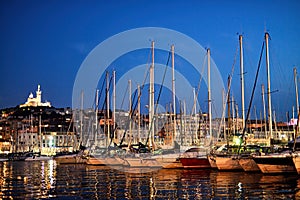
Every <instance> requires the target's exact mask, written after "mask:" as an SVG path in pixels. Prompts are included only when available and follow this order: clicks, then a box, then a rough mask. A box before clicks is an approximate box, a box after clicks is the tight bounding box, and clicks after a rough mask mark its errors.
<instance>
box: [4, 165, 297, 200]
mask: <svg viewBox="0 0 300 200" xmlns="http://www.w3.org/2000/svg"><path fill="white" fill-rule="evenodd" d="M0 175H1V176H0V185H1V191H0V199H8V198H25V199H33V198H34V199H40V198H46V199H47V198H65V199H66V198H67V199H74V198H78V199H149V198H150V199H273V198H276V199H295V198H299V197H300V192H299V188H300V179H298V175H296V174H292V175H262V174H260V173H244V172H218V171H214V170H166V169H162V170H159V171H154V172H151V173H148V174H143V173H124V172H122V171H118V170H115V169H111V168H109V167H105V166H88V165H56V163H55V161H53V160H50V161H40V162H39V161H34V162H4V163H0Z"/></svg>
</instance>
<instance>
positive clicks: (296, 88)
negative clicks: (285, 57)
mask: <svg viewBox="0 0 300 200" xmlns="http://www.w3.org/2000/svg"><path fill="white" fill-rule="evenodd" d="M294 81H295V90H296V91H295V92H296V106H297V113H299V100H298V82H297V68H296V67H294Z"/></svg>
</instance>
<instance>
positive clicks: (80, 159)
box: [53, 92, 86, 164]
mask: <svg viewBox="0 0 300 200" xmlns="http://www.w3.org/2000/svg"><path fill="white" fill-rule="evenodd" d="M82 111H83V92H82V93H81V116H80V118H81V120H80V121H81V122H80V123H81V126H80V129H81V130H80V134H81V137H80V139H81V140H82V131H83V129H82V117H83V116H82V115H83V112H82ZM74 115H75V113H73V117H72V120H71V122H70V123H73V118H74ZM73 128H74V126H73ZM74 149H76V151H73V152H61V153H57V154H56V155H55V156H54V157H53V159H54V160H55V161H56V163H57V164H83V163H86V153H85V147H84V146H82V145H80V147H79V149H77V148H76V147H75V146H73V150H74Z"/></svg>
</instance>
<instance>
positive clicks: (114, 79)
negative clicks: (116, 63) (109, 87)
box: [113, 70, 116, 138]
mask: <svg viewBox="0 0 300 200" xmlns="http://www.w3.org/2000/svg"><path fill="white" fill-rule="evenodd" d="M113 84H114V85H113V86H114V88H113V122H114V123H113V127H114V128H113V130H114V136H113V137H114V138H115V130H116V71H115V70H114V71H113Z"/></svg>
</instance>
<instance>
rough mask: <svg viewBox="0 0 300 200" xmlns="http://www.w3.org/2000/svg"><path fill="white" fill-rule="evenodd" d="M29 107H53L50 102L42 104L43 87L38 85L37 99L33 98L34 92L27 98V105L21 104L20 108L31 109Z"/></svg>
mask: <svg viewBox="0 0 300 200" xmlns="http://www.w3.org/2000/svg"><path fill="white" fill-rule="evenodd" d="M29 106H34V107H37V106H46V107H51V103H50V102H45V103H42V91H41V86H40V85H38V89H37V91H36V97H33V94H32V92H31V93H30V94H29V97H28V98H27V101H26V103H24V104H21V105H20V107H21V108H22V107H29Z"/></svg>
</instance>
